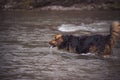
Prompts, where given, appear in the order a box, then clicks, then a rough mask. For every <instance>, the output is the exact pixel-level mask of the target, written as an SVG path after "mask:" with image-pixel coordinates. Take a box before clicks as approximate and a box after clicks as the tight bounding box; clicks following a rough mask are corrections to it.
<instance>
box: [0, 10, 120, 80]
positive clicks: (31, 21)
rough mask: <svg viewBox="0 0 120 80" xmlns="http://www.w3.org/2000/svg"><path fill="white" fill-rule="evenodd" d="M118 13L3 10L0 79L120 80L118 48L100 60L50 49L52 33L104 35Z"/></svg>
mask: <svg viewBox="0 0 120 80" xmlns="http://www.w3.org/2000/svg"><path fill="white" fill-rule="evenodd" d="M119 14H120V11H99V12H98V11H89V12H86V11H4V12H3V11H2V12H1V13H0V80H120V59H119V57H120V54H119V51H120V49H119V48H120V47H119V45H120V44H119V43H120V40H119V41H118V43H117V44H116V47H115V48H114V49H113V55H112V56H111V57H110V58H108V59H103V58H101V57H99V56H95V55H79V54H75V53H68V52H65V51H59V50H57V49H56V48H54V49H50V48H49V44H48V41H49V40H50V39H51V38H52V37H53V35H54V34H57V33H62V34H74V35H85V34H107V33H108V32H109V26H110V23H111V22H112V21H114V20H120V17H119Z"/></svg>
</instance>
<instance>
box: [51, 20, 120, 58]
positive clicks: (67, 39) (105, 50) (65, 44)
mask: <svg viewBox="0 0 120 80" xmlns="http://www.w3.org/2000/svg"><path fill="white" fill-rule="evenodd" d="M119 32H120V23H119V22H117V21H115V22H113V23H112V25H111V27H110V34H109V35H91V36H73V35H62V34H57V35H55V37H54V39H52V40H50V41H49V44H50V45H51V46H52V47H57V48H58V49H63V50H67V51H69V52H73V53H79V54H81V53H88V52H90V53H97V54H100V55H103V56H109V55H111V53H112V49H113V48H114V46H115V43H116V42H117V40H118V37H119Z"/></svg>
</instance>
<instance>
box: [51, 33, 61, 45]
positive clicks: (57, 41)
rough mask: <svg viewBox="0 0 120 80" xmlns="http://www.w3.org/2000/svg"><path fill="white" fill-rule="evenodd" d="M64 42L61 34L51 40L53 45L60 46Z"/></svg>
mask: <svg viewBox="0 0 120 80" xmlns="http://www.w3.org/2000/svg"><path fill="white" fill-rule="evenodd" d="M62 42H63V37H62V35H61V34H57V35H55V37H54V38H53V39H52V40H50V41H49V44H50V46H51V47H58V46H59V45H61V43H62Z"/></svg>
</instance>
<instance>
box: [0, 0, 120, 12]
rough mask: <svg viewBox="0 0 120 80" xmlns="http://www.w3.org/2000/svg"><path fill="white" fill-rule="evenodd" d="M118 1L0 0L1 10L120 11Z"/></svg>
mask: <svg viewBox="0 0 120 80" xmlns="http://www.w3.org/2000/svg"><path fill="white" fill-rule="evenodd" d="M119 3H120V1H119V0H104V1H101V0H76V1H74V0H60V1H58V0H45V1H44V0H20V1H16V0H10V1H6V0H1V1H0V9H2V10H16V9H17V10H18V9H19V10H23V9H24V10H33V9H39V10H120V5H119Z"/></svg>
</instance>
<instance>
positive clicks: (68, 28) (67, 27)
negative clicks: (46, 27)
mask: <svg viewBox="0 0 120 80" xmlns="http://www.w3.org/2000/svg"><path fill="white" fill-rule="evenodd" d="M105 26H108V24H107V23H105V22H101V23H92V24H88V25H85V24H81V25H74V24H62V25H60V26H58V30H59V31H61V32H75V31H79V30H82V31H91V32H99V31H100V32H101V31H102V32H103V31H108V28H105Z"/></svg>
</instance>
